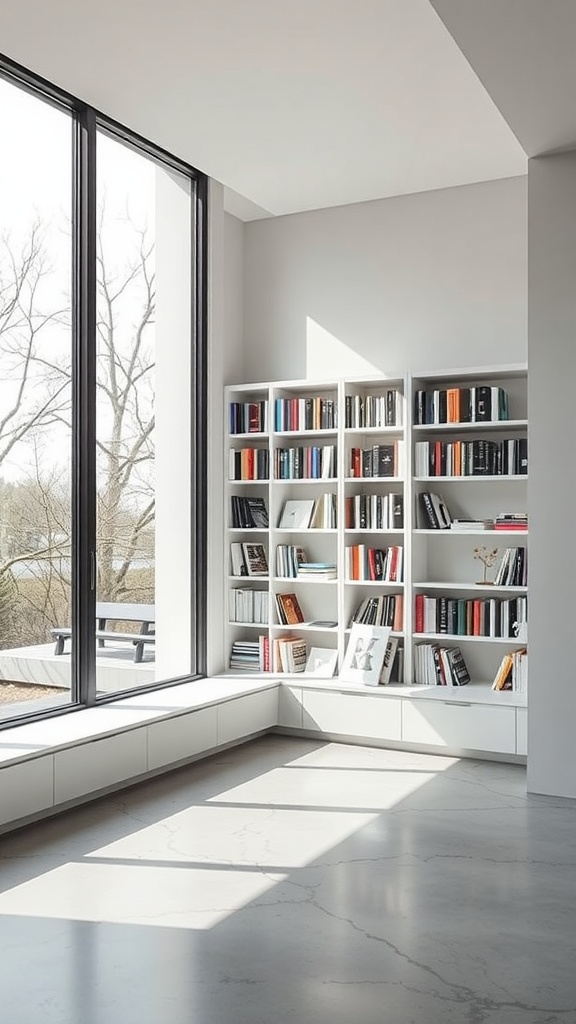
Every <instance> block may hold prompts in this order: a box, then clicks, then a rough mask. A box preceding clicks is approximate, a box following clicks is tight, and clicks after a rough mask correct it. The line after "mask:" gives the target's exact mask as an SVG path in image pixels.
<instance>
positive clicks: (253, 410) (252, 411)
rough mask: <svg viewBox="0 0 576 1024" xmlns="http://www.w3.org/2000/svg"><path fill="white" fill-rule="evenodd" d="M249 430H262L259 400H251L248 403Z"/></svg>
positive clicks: (256, 431) (253, 431) (252, 431)
mask: <svg viewBox="0 0 576 1024" xmlns="http://www.w3.org/2000/svg"><path fill="white" fill-rule="evenodd" d="M248 431H249V432H250V433H258V432H259V431H260V406H259V405H258V403H257V402H250V403H249V405H248Z"/></svg>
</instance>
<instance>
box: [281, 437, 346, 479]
mask: <svg viewBox="0 0 576 1024" xmlns="http://www.w3.org/2000/svg"><path fill="white" fill-rule="evenodd" d="M274 476H275V478H276V479H277V480H320V479H323V480H325V479H329V478H332V477H335V476H336V445H333V444H328V445H323V446H322V447H319V446H317V445H310V446H307V447H299V448H275V449H274Z"/></svg>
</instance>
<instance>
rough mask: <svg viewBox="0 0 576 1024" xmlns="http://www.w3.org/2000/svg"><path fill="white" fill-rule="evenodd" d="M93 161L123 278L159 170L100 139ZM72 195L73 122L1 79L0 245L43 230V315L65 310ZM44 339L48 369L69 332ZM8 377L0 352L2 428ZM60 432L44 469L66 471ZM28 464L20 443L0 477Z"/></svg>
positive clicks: (10, 391)
mask: <svg viewBox="0 0 576 1024" xmlns="http://www.w3.org/2000/svg"><path fill="white" fill-rule="evenodd" d="M97 161H98V182H99V196H98V198H99V202H101V201H102V199H103V198H105V206H106V230H105V243H106V248H107V250H108V252H109V254H110V255H109V260H110V265H111V266H112V265H113V261H115V262H116V263H117V265H118V267H119V268H120V271H122V267H123V263H125V261H126V257H127V254H128V253H129V252H130V253H131V252H132V246H133V243H134V230H133V227H132V226H131V225H132V224H133V225H136V226H137V227H139V228H143V227H147V230H148V232H149V236H150V238H151V239H153V236H154V231H155V223H154V219H155V184H156V170H157V168H156V165H155V164H154V163H153V161H151V160H149V159H146V158H145V157H143V156H141V155H140V154H138V153H135V152H134V151H133V150H131V149H129V148H128V147H127V146H124V145H122V144H120V143H118V142H116V141H115V140H113V139H110V138H109V137H107V136H105V135H103V134H100V133H99V134H98V139H97ZM71 195H72V120H71V118H70V117H69V115H68V114H67V113H65V112H63V111H61V110H58V109H56V108H54V107H52V106H51V105H50V104H47V103H45V102H43V101H41V100H39V99H38V98H37V97H35V96H31V95H30V94H29V93H27V92H25V91H24V90H22V89H20V88H17V87H16V86H13V85H11V84H9V83H8V82H6V81H4V80H2V79H0V239H5V238H8V239H9V243H10V248H11V250H12V251H13V252H14V253H19V252H20V251H21V250H22V247H23V246H24V245H25V243H26V241H27V239H28V238H29V236H30V230H31V227H32V225H33V224H34V223H36V222H40V223H41V224H42V231H43V235H44V240H45V248H46V251H47V254H48V265H49V274H48V275H47V276H46V278H45V279H44V282H43V284H42V287H41V292H40V298H41V303H40V304H41V306H42V308H43V309H54V308H63V309H65V308H68V307H69V301H70V300H69V295H70V281H71V241H70V224H71ZM127 212H128V214H129V217H130V221H128V220H127V217H126V214H127ZM0 244H1V243H0ZM128 315H129V313H128ZM41 337H42V354H43V356H44V358H45V359H46V360H47V362H49V363H53V362H55V361H58V360H60V361H62V360H63V359H64V360H66V359H68V358H69V353H70V332H69V328H67V327H65V326H62V325H59V326H57V327H49V328H48V329H46V330H45V331H44V333H43V334H42V336H41ZM10 376H11V375H10V366H9V363H8V361H7V357H6V356H5V355H3V353H2V347H1V346H0V422H1V420H2V417H3V415H4V414H5V412H6V410H7V409H8V408H9V407H10V404H11V401H12V399H13V396H14V383H13V382H12V384H10ZM13 379H14V378H13V375H12V381H13ZM64 430H65V428H63V427H60V428H56V429H55V430H54V431H53V432H52V434H51V436H47V435H45V436H44V437H43V439H42V457H43V460H44V461H45V464H49V465H51V466H54V467H58V466H59V465H60V466H66V465H67V464H69V450H70V443H69V436H67V435H65V434H63V431H64ZM31 460H32V450H31V447H30V445H23V444H20V446H19V447H18V450H16V448H15V449H14V450H13V456H12V457H11V458H9V459H8V460H6V461H5V462H4V463H3V465H2V466H1V467H0V477H3V478H4V479H8V480H12V481H14V480H18V479H23V478H25V477H26V475H27V474H28V473H29V471H30V467H31Z"/></svg>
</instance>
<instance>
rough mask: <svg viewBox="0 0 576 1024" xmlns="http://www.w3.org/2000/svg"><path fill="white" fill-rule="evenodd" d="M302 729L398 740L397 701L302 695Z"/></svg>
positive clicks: (314, 693)
mask: <svg viewBox="0 0 576 1024" xmlns="http://www.w3.org/2000/svg"><path fill="white" fill-rule="evenodd" d="M302 701H303V715H302V725H303V727H304V729H315V730H318V731H319V732H331V733H343V734H344V735H346V736H362V737H363V738H366V739H381V740H399V739H400V736H401V729H400V717H401V716H400V705H401V702H400V700H397V699H394V698H393V697H371V696H369V695H366V696H364V694H355V693H321V692H320V691H318V690H304V691H303V697H302Z"/></svg>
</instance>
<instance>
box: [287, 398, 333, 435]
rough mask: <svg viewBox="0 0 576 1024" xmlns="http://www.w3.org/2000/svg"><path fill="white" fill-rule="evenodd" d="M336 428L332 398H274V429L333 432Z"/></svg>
mask: <svg viewBox="0 0 576 1024" xmlns="http://www.w3.org/2000/svg"><path fill="white" fill-rule="evenodd" d="M337 426H338V420H337V407H336V402H335V401H334V399H332V398H322V397H316V398H311V397H310V398H308V397H307V398H276V399H275V401H274V429H275V430H277V431H284V430H335V429H336V427H337Z"/></svg>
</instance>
